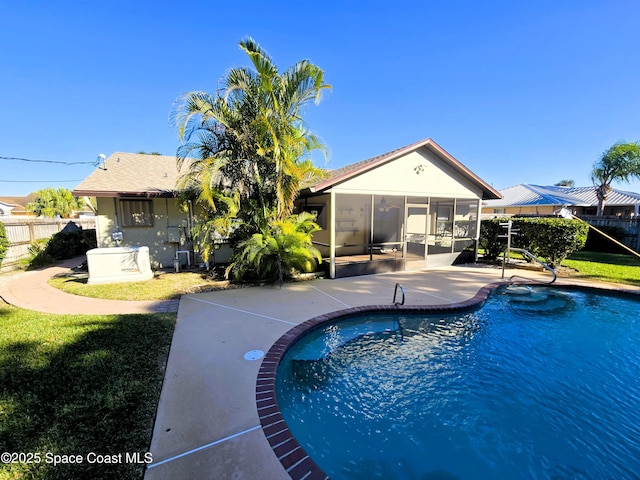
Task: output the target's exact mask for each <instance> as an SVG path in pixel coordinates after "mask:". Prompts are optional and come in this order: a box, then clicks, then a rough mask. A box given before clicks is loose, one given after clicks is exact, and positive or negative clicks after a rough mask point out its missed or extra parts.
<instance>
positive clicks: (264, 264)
mask: <svg viewBox="0 0 640 480" xmlns="http://www.w3.org/2000/svg"><path fill="white" fill-rule="evenodd" d="M319 229H320V227H319V226H318V224H316V223H315V216H314V215H312V214H311V213H309V212H302V213H300V214H298V215H292V216H290V217H288V218H286V219H284V220H278V221H275V222H273V223H271V224H269V225H268V226H267V228H265V229H264V230H263V231H262V232H260V233H254V234H253V235H252V236H251V237H249V238H248V239H246V240H244V241H243V242H241V243H240V245H239V253H238V255H237V256H236V257H235V261H234V262H233V263H232V264H231V265H229V267H228V268H227V276H228V275H229V274H230V273H232V274H233V276H234V277H235V278H236V279H240V280H241V279H242V278H244V277H245V275H246V274H247V272H249V271H253V272H255V273H256V274H257V276H258V278H259V279H261V280H267V281H277V282H278V284H279V285H282V282H283V281H284V278H285V276H288V275H290V274H291V273H292V272H296V271H297V272H312V271H313V270H314V269H315V267H316V265H317V263H319V262H321V261H322V257H321V255H320V252H319V251H318V249H316V248H315V247H314V246H313V245H312V243H311V236H312V233H313V232H315V231H317V230H319Z"/></svg>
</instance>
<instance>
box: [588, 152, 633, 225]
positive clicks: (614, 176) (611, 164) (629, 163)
mask: <svg viewBox="0 0 640 480" xmlns="http://www.w3.org/2000/svg"><path fill="white" fill-rule="evenodd" d="M633 178H640V145H639V144H638V143H637V142H635V143H620V142H619V143H616V144H614V145H613V146H611V147H610V148H609V149H608V150H607V151H606V152H604V153H603V154H602V156H601V157H600V159H599V160H598V161H597V162H596V163H595V164H594V166H593V170H592V171H591V181H592V182H593V184H594V185H595V186H596V196H597V198H598V215H603V212H604V204H605V202H606V200H607V198H608V196H609V193H611V190H612V188H611V183H612V182H614V181H615V182H628V181H629V180H631V179H633Z"/></svg>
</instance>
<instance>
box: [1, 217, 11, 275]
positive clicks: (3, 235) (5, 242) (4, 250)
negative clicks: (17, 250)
mask: <svg viewBox="0 0 640 480" xmlns="http://www.w3.org/2000/svg"><path fill="white" fill-rule="evenodd" d="M8 249H9V239H8V238H7V231H6V229H5V228H4V223H2V222H0V265H2V260H4V257H5V255H6V254H7V250H8Z"/></svg>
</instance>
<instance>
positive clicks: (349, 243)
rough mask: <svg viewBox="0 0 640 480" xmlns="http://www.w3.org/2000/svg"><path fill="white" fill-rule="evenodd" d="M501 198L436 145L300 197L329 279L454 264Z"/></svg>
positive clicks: (350, 172)
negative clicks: (312, 216) (485, 210)
mask: <svg viewBox="0 0 640 480" xmlns="http://www.w3.org/2000/svg"><path fill="white" fill-rule="evenodd" d="M499 198H500V194H499V193H498V192H497V191H496V190H494V189H493V188H492V187H491V186H490V185H488V184H487V183H486V182H484V181H483V180H482V179H480V178H479V177H478V176H476V175H475V174H474V173H473V172H471V171H470V170H469V169H468V168H466V167H465V166H464V165H463V164H462V163H460V162H459V161H458V160H456V159H455V158H453V157H452V156H451V155H450V154H449V153H447V152H446V151H445V150H444V149H443V148H442V147H440V146H439V145H438V144H437V143H436V142H434V141H433V140H431V139H426V140H422V141H419V142H417V143H414V144H411V145H408V146H406V147H402V148H399V149H397V150H394V151H391V152H388V153H385V154H383V155H380V156H377V157H374V158H371V159H368V160H364V161H362V162H359V163H355V164H352V165H347V166H345V167H343V168H340V169H337V170H334V171H333V172H331V175H330V177H329V178H327V179H325V180H322V181H320V182H318V183H316V184H315V185H312V186H310V187H308V188H305V189H304V190H302V191H301V193H300V197H299V199H298V202H297V210H298V211H310V212H314V213H316V214H317V221H318V224H319V225H320V226H321V228H322V230H321V231H318V232H316V233H314V235H313V242H314V244H315V246H316V247H317V248H318V249H319V250H320V252H321V253H322V255H323V257H324V258H325V265H326V270H327V274H328V276H329V277H331V278H338V277H345V276H353V275H362V274H370V273H378V272H386V271H398V270H413V269H422V268H425V267H433V266H442V265H450V264H452V263H453V262H454V261H455V260H456V258H458V257H459V256H460V255H461V254H462V252H463V251H465V250H467V249H471V250H472V251H473V252H475V247H476V244H477V240H478V235H479V231H480V228H479V225H480V208H481V202H482V200H487V199H499Z"/></svg>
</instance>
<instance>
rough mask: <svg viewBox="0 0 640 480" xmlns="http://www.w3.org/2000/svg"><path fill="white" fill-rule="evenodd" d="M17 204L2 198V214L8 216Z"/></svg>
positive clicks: (0, 201) (0, 212)
mask: <svg viewBox="0 0 640 480" xmlns="http://www.w3.org/2000/svg"><path fill="white" fill-rule="evenodd" d="M17 206H18V205H17V204H16V203H9V202H4V201H2V200H1V199H0V216H2V217H8V216H9V215H11V211H12V210H13V209H14V208H16V207H17Z"/></svg>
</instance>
